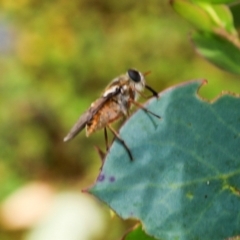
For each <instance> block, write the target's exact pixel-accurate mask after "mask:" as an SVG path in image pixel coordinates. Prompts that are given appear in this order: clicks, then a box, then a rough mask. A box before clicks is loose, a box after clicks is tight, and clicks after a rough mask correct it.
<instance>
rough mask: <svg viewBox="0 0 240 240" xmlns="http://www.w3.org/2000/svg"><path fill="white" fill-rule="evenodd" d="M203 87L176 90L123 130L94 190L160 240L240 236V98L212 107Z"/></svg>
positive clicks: (153, 102) (195, 83)
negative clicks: (201, 93) (200, 94)
mask: <svg viewBox="0 0 240 240" xmlns="http://www.w3.org/2000/svg"><path fill="white" fill-rule="evenodd" d="M201 83H202V81H193V82H189V83H185V84H182V85H179V86H177V87H172V88H170V89H168V90H166V91H164V92H163V93H162V94H160V99H152V100H150V102H148V103H147V104H146V107H147V108H148V109H149V110H151V111H153V112H154V113H156V114H159V115H160V116H162V119H161V120H159V119H158V118H155V117H154V116H152V115H149V114H146V113H145V112H144V111H143V110H138V111H137V112H136V113H135V114H133V116H132V117H131V118H130V119H129V120H128V121H127V123H126V124H125V125H124V126H123V127H122V128H121V129H120V132H119V133H120V136H121V137H122V138H123V139H124V140H125V142H126V144H127V146H128V147H129V149H130V150H131V152H132V154H133V157H134V161H130V159H129V156H128V154H127V153H126V150H125V148H124V147H123V146H122V145H121V144H120V143H119V142H118V141H114V143H113V145H112V146H111V148H110V151H109V153H108V155H107V157H106V160H105V163H104V165H103V167H102V170H101V173H100V175H99V177H98V180H97V181H96V184H95V185H94V186H93V187H92V188H91V189H90V192H91V193H93V194H94V195H95V196H96V197H98V198H99V199H101V200H102V201H104V202H105V203H107V204H108V205H109V206H110V207H111V208H112V209H114V211H116V212H117V214H119V215H120V216H121V217H123V218H124V219H126V218H136V219H139V220H140V221H141V222H142V223H143V226H144V229H145V230H146V233H147V234H149V235H150V236H154V237H156V238H157V239H164V240H167V239H169V240H172V239H179V240H183V239H211V240H215V239H216V240H219V239H224V238H227V237H230V236H236V235H239V233H240V229H239V225H240V219H239V214H238V212H239V209H240V158H239V156H240V99H239V98H237V97H235V96H232V95H223V96H222V97H221V98H219V99H218V100H216V101H215V102H213V103H209V102H207V101H204V100H202V99H201V98H199V97H198V96H197V95H196V91H197V89H198V88H199V86H200V85H201Z"/></svg>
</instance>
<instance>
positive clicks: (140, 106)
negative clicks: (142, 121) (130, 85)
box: [131, 100, 161, 119]
mask: <svg viewBox="0 0 240 240" xmlns="http://www.w3.org/2000/svg"><path fill="white" fill-rule="evenodd" d="M131 103H133V104H134V105H136V106H137V107H139V108H141V109H142V110H144V111H145V112H147V113H150V114H152V115H153V116H154V117H157V118H159V119H161V117H160V116H159V115H157V114H156V113H154V112H151V111H149V110H148V109H147V108H145V107H144V106H143V105H142V104H141V103H138V102H135V101H134V100H131Z"/></svg>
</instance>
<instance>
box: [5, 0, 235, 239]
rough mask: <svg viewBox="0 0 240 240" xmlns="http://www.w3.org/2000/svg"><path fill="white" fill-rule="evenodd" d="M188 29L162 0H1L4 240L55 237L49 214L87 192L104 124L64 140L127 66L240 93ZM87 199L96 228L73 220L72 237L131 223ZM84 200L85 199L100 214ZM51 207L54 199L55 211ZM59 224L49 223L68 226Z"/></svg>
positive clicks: (212, 93) (106, 235)
mask: <svg viewBox="0 0 240 240" xmlns="http://www.w3.org/2000/svg"><path fill="white" fill-rule="evenodd" d="M191 31H193V30H192V28H191V26H190V25H189V24H188V23H187V22H185V21H184V20H183V19H181V18H180V17H179V16H178V15H177V14H176V13H175V12H174V11H173V9H172V8H171V6H170V5H169V3H168V1H167V0H165V1H157V0H153V1H151V2H149V1H138V2H136V1H133V0H129V1H111V0H105V1H97V0H89V1H86V0H85V1H84V0H78V1H76V0H72V1H67V0H54V1H49V0H48V1H47V0H42V1H33V0H19V1H14V0H2V1H1V2H0V69H1V71H0V102H1V104H0V119H1V127H0V134H1V138H0V149H1V150H0V201H1V205H0V215H1V226H0V239H1V240H2V239H3V240H10V239H29V240H36V239H40V240H41V239H44V240H46V239H60V238H58V237H56V236H55V235H51V234H53V232H54V231H53V229H54V222H56V220H57V219H58V220H59V219H61V218H62V217H63V216H64V218H66V215H65V214H66V212H69V211H70V212H71V210H68V209H65V210H62V209H64V208H66V207H67V206H75V205H74V203H76V202H79V203H80V202H81V201H80V200H79V201H78V197H80V198H84V199H85V197H86V196H85V195H86V194H85V195H84V194H82V193H81V189H83V188H87V187H88V186H89V185H91V184H92V183H93V182H94V180H95V179H96V177H97V175H98V172H99V168H100V166H101V161H100V159H99V156H98V154H97V152H96V151H95V149H94V146H99V147H101V148H104V140H103V133H102V132H101V131H100V132H99V133H96V134H94V135H93V136H91V137H90V138H86V137H85V133H81V134H80V135H79V136H78V137H77V138H76V139H75V140H73V141H72V142H70V143H63V141H62V139H63V137H64V136H65V135H66V133H67V132H68V131H69V129H70V128H71V127H72V125H73V124H74V123H75V121H76V120H77V119H78V117H79V115H80V114H81V113H82V112H83V111H85V110H86V109H87V108H88V107H89V105H90V104H91V102H92V101H94V100H95V99H96V98H97V97H98V96H99V95H100V93H101V91H102V90H103V89H104V87H105V86H106V85H107V84H108V83H109V81H110V80H111V79H113V78H114V77H116V76H118V75H119V74H122V73H124V72H126V70H127V69H128V68H132V67H134V68H137V69H138V70H140V71H142V72H145V71H148V70H151V74H150V75H148V76H147V82H148V84H149V85H150V86H152V87H153V88H154V89H156V90H157V91H162V90H163V89H165V88H167V87H169V86H172V85H174V84H178V83H181V82H184V81H187V80H192V79H199V78H204V79H207V80H208V85H206V86H204V87H203V88H202V89H201V91H200V94H201V95H202V96H204V97H206V98H208V99H213V98H214V97H216V96H217V95H218V94H219V93H220V92H221V91H222V90H230V91H232V92H237V93H239V92H240V81H239V77H237V76H234V75H230V74H228V73H226V72H223V71H221V70H219V69H218V68H216V67H215V66H213V65H211V64H210V63H208V62H207V61H205V60H204V59H202V58H201V57H200V56H198V55H197V54H196V53H195V52H194V49H193V47H192V45H191V42H190V41H189V33H190V32H191ZM183 114H184V113H183ZM66 195H67V196H68V197H66ZM83 195H84V196H83ZM69 196H70V197H69ZM88 198H89V202H92V204H93V205H94V206H95V205H96V206H97V207H96V212H99V216H101V217H99V222H101V223H102V222H104V224H102V225H103V226H102V228H101V229H102V230H101V234H100V233H98V234H97V237H95V238H94V237H83V235H81V234H82V232H81V231H79V226H75V230H72V229H74V227H72V225H71V224H70V223H69V226H71V227H69V229H71V230H69V231H70V232H74V231H75V232H76V234H75V235H74V236H75V238H74V236H73V237H70V236H69V235H68V238H67V239H68V240H74V239H83V240H84V239H86V240H87V239H89V240H90V239H109V240H114V239H119V238H120V236H121V235H122V234H123V233H124V231H125V230H126V229H127V227H128V226H130V225H132V221H128V222H123V221H121V220H119V219H118V218H117V217H116V216H115V215H114V214H112V213H111V212H109V211H108V209H107V208H106V207H105V206H103V205H101V204H100V203H99V202H96V201H94V200H93V198H92V197H90V196H88ZM36 199H37V200H36ZM59 199H60V200H61V201H60V200H59ZM75 200H77V201H75ZM36 201H37V203H36ZM59 201H60V202H61V203H62V204H58V205H57V202H58V203H59ZM74 201H75V202H74ZM73 202H74V203H73ZM83 202H84V201H83ZM86 202H88V201H86ZM86 202H84V203H82V202H81V206H82V207H83V208H85V209H88V210H86V211H87V213H86V214H87V215H88V216H89V215H90V217H92V218H95V219H96V216H95V215H94V214H95V213H92V212H91V211H92V210H91V211H90V210H89V209H93V208H94V207H93V205H91V206H88V204H87V203H86ZM24 204H25V205H24ZM31 204H32V205H33V206H35V207H32V208H31V207H30V206H31ZM36 204H37V205H36ZM84 204H85V205H84ZM44 206H45V207H44ZM53 206H58V208H55V210H56V211H53V212H51V210H52V209H53ZM78 207H79V206H78V204H77V203H76V209H77V208H78ZM88 207H89V208H88ZM44 209H45V210H44ZM76 209H75V208H74V207H73V212H76ZM50 212H51V213H50ZM79 212H80V215H81V212H82V210H79ZM25 215H26V216H25ZM9 216H10V217H9ZM49 216H50V217H49ZM51 216H52V217H51ZM78 217H79V219H80V216H79V215H77V216H75V218H74V217H73V219H74V221H73V222H75V223H76V222H78ZM26 219H27V220H26ZM79 222H80V220H79ZM90 222H91V220H90ZM62 224H63V223H62ZM51 226H53V227H52V228H51ZM58 226H61V224H59V225H58ZM64 226H65V228H62V229H61V228H60V227H59V229H58V227H56V226H55V229H56V228H57V229H58V230H59V232H61V231H67V228H68V227H67V226H68V225H67V224H65V225H64ZM86 228H87V227H86ZM89 228H90V230H91V231H94V227H92V228H91V227H89ZM57 232H58V231H57ZM41 234H42V235H41ZM78 234H80V236H82V237H79V235H78ZM47 236H48V237H49V238H48V237H47ZM53 236H55V237H53ZM62 236H64V234H63V235H62ZM62 239H64V238H62Z"/></svg>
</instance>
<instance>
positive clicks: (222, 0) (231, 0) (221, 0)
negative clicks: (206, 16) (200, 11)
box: [193, 0, 237, 4]
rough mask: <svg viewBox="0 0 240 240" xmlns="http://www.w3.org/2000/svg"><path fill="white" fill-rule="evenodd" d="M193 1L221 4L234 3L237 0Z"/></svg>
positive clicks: (195, 0)
mask: <svg viewBox="0 0 240 240" xmlns="http://www.w3.org/2000/svg"><path fill="white" fill-rule="evenodd" d="M193 1H194V2H205V3H211V4H223V3H226V4H227V3H234V2H237V0H193Z"/></svg>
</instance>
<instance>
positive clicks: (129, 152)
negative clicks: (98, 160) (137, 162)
mask: <svg viewBox="0 0 240 240" xmlns="http://www.w3.org/2000/svg"><path fill="white" fill-rule="evenodd" d="M107 127H108V128H109V129H110V131H111V132H112V133H113V135H114V136H115V137H116V138H117V139H118V141H119V142H121V144H122V145H123V146H124V148H125V149H126V151H127V153H128V155H129V157H130V159H131V161H133V156H132V153H131V151H130V149H129V148H128V146H127V145H126V143H125V142H124V140H123V139H122V138H121V137H120V135H119V134H118V133H117V132H116V131H115V130H114V128H112V127H111V126H110V125H109V124H108V125H107Z"/></svg>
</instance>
